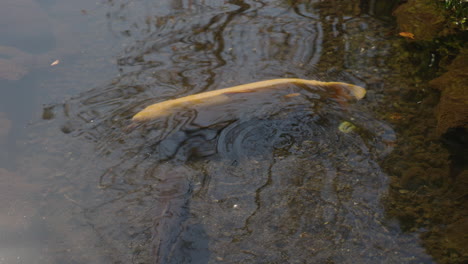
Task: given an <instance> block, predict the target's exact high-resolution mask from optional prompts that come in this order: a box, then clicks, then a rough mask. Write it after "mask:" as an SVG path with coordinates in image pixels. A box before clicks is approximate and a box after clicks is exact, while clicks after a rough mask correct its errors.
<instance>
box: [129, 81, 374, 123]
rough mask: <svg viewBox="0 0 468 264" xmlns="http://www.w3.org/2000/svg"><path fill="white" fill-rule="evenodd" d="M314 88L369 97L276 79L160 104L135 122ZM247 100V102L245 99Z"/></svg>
mask: <svg viewBox="0 0 468 264" xmlns="http://www.w3.org/2000/svg"><path fill="white" fill-rule="evenodd" d="M301 85H302V86H310V87H312V88H313V87H316V88H317V87H318V88H322V89H325V90H331V91H332V92H334V95H336V97H339V98H344V99H346V100H350V99H356V100H359V99H362V98H363V97H364V96H365V94H366V89H364V88H362V87H360V86H357V85H352V84H348V83H342V82H321V81H314V80H304V79H295V78H288V79H273V80H267V81H260V82H253V83H248V84H243V85H238V86H233V87H229V88H224V89H219V90H214V91H209V92H204V93H199V94H194V95H189V96H185V97H181V98H177V99H173V100H167V101H163V102H160V103H156V104H153V105H150V106H148V107H146V108H145V109H143V110H142V111H140V112H138V113H137V114H136V115H135V116H133V118H132V120H133V121H136V122H143V121H149V120H153V119H156V118H161V117H166V116H168V115H170V114H173V113H176V112H178V111H181V110H183V109H191V108H200V107H207V106H213V105H220V104H223V103H227V102H230V101H231V100H232V96H233V95H242V94H248V93H256V92H266V91H281V90H285V91H286V92H287V93H286V95H285V97H295V96H297V95H298V93H297V92H294V91H293V92H291V88H292V87H293V86H296V87H300V86H301ZM243 100H245V98H244V99H243Z"/></svg>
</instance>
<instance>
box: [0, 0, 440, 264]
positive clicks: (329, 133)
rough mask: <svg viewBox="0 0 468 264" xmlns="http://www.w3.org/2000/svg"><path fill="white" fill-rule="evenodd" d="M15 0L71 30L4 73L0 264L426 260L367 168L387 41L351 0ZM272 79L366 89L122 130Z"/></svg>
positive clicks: (375, 141)
mask: <svg viewBox="0 0 468 264" xmlns="http://www.w3.org/2000/svg"><path fill="white" fill-rule="evenodd" d="M24 2H25V3H26V4H27V5H29V6H30V7H31V6H35V5H39V6H40V7H35V9H33V10H32V11H31V12H32V13H33V14H37V13H38V12H39V11H38V10H41V12H44V13H45V15H44V16H42V17H41V18H38V19H39V20H41V21H44V22H43V23H51V24H53V25H56V26H57V27H59V28H61V27H65V26H66V27H67V28H68V30H63V29H61V30H58V29H57V31H56V32H55V33H54V30H52V32H51V34H52V35H53V38H54V39H56V42H55V45H52V46H50V48H49V49H48V50H47V49H46V51H38V52H32V51H28V50H26V51H25V53H27V54H32V55H31V56H33V58H36V57H37V56H39V58H40V61H42V60H44V61H48V59H49V58H55V57H57V58H60V59H62V58H64V59H62V62H61V63H60V64H59V65H57V67H50V66H49V65H48V64H45V67H44V66H42V65H44V64H40V66H35V67H30V68H28V67H27V66H24V67H25V68H26V69H27V71H28V73H26V74H25V75H24V77H21V78H20V79H18V80H12V79H14V78H11V77H10V80H2V86H3V87H5V88H4V89H3V90H2V99H1V103H2V108H1V111H2V112H3V113H4V115H3V120H7V121H10V122H11V124H12V125H11V128H10V129H8V132H7V133H6V134H7V135H6V136H5V137H4V139H3V141H2V142H0V143H1V144H2V148H3V147H4V146H5V148H4V149H6V151H2V166H3V167H4V168H5V169H3V170H2V171H0V173H1V176H2V182H1V183H2V185H1V186H2V187H1V188H2V189H4V190H15V191H12V192H2V196H3V195H5V200H8V201H10V202H9V203H8V205H6V206H5V208H3V209H2V214H1V215H0V217H1V219H2V221H1V222H0V223H1V225H0V232H1V234H2V236H1V237H2V238H0V248H1V249H2V250H0V263H2V261H3V262H4V263H15V262H16V263H218V262H219V263H420V262H423V263H426V262H427V263H430V262H431V258H430V257H429V256H427V255H426V254H425V253H424V248H423V247H421V246H419V243H418V238H417V236H416V235H415V234H411V233H403V232H401V231H400V228H399V225H398V223H397V222H394V221H393V220H391V219H387V218H386V217H385V211H384V208H383V206H382V201H383V199H385V195H386V193H387V189H388V176H387V175H386V174H385V173H384V172H383V171H382V169H381V168H380V166H379V161H381V160H382V159H384V158H385V156H386V155H387V154H388V153H389V152H390V151H391V150H392V146H393V143H394V141H395V137H396V136H395V133H394V131H393V129H392V128H391V127H390V126H389V125H388V124H387V123H385V122H384V121H382V120H379V119H378V118H376V116H375V114H374V113H373V112H374V111H378V109H379V103H382V101H383V100H382V97H383V96H384V95H385V94H384V90H383V87H384V86H385V84H383V82H384V80H385V78H388V76H391V75H392V73H391V69H389V68H386V67H385V66H386V62H387V59H388V57H389V54H392V52H395V51H394V50H393V49H392V44H391V42H390V41H389V40H388V37H387V36H386V35H387V32H388V31H389V30H390V26H389V25H387V24H386V23H385V22H383V21H382V20H378V19H376V18H374V17H373V16H371V15H369V14H373V12H369V11H366V9H365V8H364V7H363V3H360V2H359V1H349V2H348V3H340V2H333V1H330V2H326V3H324V2H318V1H317V2H315V1H309V2H307V1H304V2H288V1H264V2H260V1H232V2H226V3H224V2H220V1H158V2H157V3H152V1H108V2H105V3H101V4H95V3H93V2H91V1H90V2H89V3H87V2H81V3H80V5H82V6H78V4H76V3H71V2H69V3H63V2H60V3H57V2H53V1H40V2H39V3H36V2H34V1H26V0H24ZM38 8H40V9H38ZM46 30H48V29H46ZM70 32H72V33H71V34H70ZM75 32H78V33H79V34H78V33H75ZM23 34H27V32H26V33H23ZM33 37H34V36H33ZM12 38H13V39H14V37H12ZM62 39H64V41H59V40H62ZM65 40H67V41H65ZM12 41H13V40H12ZM9 43H13V42H9ZM9 43H5V44H1V45H8V46H9V45H12V44H9ZM59 43H64V44H61V45H63V46H60V45H59ZM70 43H73V46H70V45H71V44H70ZM8 56H10V57H8V59H11V60H13V59H14V58H15V56H11V55H10V54H8ZM22 56H23V57H21V58H24V56H25V55H22ZM6 57H7V56H6ZM26 57H27V56H26ZM30 60H31V59H30V57H28V58H27V59H17V60H16V61H15V62H17V63H18V64H19V65H21V62H22V61H30ZM52 61H53V60H52ZM67 62H69V63H67ZM26 65H30V64H26ZM3 71H4V72H6V73H5V74H4V75H5V76H6V75H7V73H8V76H17V75H14V74H11V72H10V71H11V70H5V69H4V70H3ZM281 77H297V78H304V79H321V80H324V81H343V82H349V83H354V84H357V85H361V86H363V87H366V88H368V90H369V94H368V97H367V98H366V99H364V100H362V101H359V102H351V103H350V104H348V105H347V106H345V107H343V106H342V105H340V104H338V103H337V102H336V101H335V100H334V99H333V94H332V93H329V92H327V91H311V92H310V93H309V96H308V97H307V98H299V99H297V100H296V99H295V98H292V99H294V100H292V101H288V100H286V101H282V100H281V97H279V98H273V100H272V101H271V103H272V104H269V103H268V102H269V101H268V100H267V103H263V104H261V105H260V108H258V110H257V108H253V109H254V110H251V111H246V112H243V111H241V115H236V116H235V117H234V118H233V117H231V116H229V113H230V112H229V109H223V108H221V107H218V108H215V109H214V110H213V117H211V116H209V117H208V118H204V116H207V115H208V114H210V113H209V112H205V113H203V115H202V116H198V115H196V114H198V113H194V112H193V111H187V112H181V113H180V114H176V115H174V116H171V117H169V118H167V119H164V120H157V121H156V122H150V123H149V124H146V125H143V126H140V127H138V128H136V129H133V130H131V129H128V128H129V124H130V120H129V119H130V118H131V117H132V116H133V115H134V114H135V113H136V112H137V111H139V110H141V109H142V108H143V107H144V106H146V105H149V104H151V103H155V102H159V101H163V100H167V99H171V98H176V97H180V96H184V95H189V94H194V93H197V92H203V91H208V90H214V89H219V88H223V87H229V86H233V85H237V84H243V83H248V82H252V81H258V80H264V79H273V78H281ZM19 87H25V88H24V89H22V90H21V89H18V88H19ZM6 98H8V99H6ZM25 100H26V101H25ZM18 101H20V102H22V103H21V104H18V103H16V102H18ZM239 105H240V106H239V107H242V104H241V103H240V104H239ZM236 110H238V109H237V108H236ZM217 117H220V119H217ZM200 120H204V122H202V123H203V125H200V122H194V121H200ZM7 121H3V122H2V124H4V126H3V127H4V128H3V129H4V131H7V129H5V127H7V126H6V125H5V124H6V123H7ZM28 121H29V124H27V123H28ZM343 121H349V122H352V123H353V124H355V125H356V127H357V130H355V131H354V132H351V133H348V134H346V133H343V132H340V131H339V129H338V126H339V125H340V124H341V122H343ZM3 157H5V158H3ZM11 179H15V180H14V181H11ZM4 181H5V183H4ZM4 193H6V194H4ZM19 219H21V221H20V220H19ZM11 237H15V238H16V239H10V238H11Z"/></svg>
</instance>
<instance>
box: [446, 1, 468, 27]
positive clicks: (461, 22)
mask: <svg viewBox="0 0 468 264" xmlns="http://www.w3.org/2000/svg"><path fill="white" fill-rule="evenodd" d="M442 4H443V6H444V8H445V9H446V10H448V11H449V18H450V19H451V20H452V21H453V23H454V24H455V25H456V26H457V27H458V28H460V29H461V30H466V29H467V17H468V1H467V0H443V1H442Z"/></svg>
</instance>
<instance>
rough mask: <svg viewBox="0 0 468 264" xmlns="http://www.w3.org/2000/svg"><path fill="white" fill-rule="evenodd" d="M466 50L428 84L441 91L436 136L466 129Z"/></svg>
mask: <svg viewBox="0 0 468 264" xmlns="http://www.w3.org/2000/svg"><path fill="white" fill-rule="evenodd" d="M467 79H468V49H464V50H462V51H461V52H460V54H459V55H458V56H457V58H456V59H455V60H454V61H453V62H452V64H451V65H450V66H449V67H448V72H446V73H444V74H443V75H442V76H440V77H438V78H436V79H434V80H432V81H431V82H430V83H429V84H430V85H431V86H432V87H433V88H436V89H439V90H441V91H442V94H441V98H440V102H439V105H438V107H437V114H436V115H437V122H438V123H437V134H438V135H442V134H444V133H445V132H447V130H448V129H450V128H456V127H463V128H468V93H467V88H468V84H467V83H466V80H467Z"/></svg>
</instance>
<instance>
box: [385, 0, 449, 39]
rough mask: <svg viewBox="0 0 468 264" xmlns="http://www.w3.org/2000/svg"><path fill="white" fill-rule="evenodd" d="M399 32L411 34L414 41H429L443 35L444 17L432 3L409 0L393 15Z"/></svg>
mask: <svg viewBox="0 0 468 264" xmlns="http://www.w3.org/2000/svg"><path fill="white" fill-rule="evenodd" d="M393 14H394V15H395V16H396V19H397V23H398V27H399V30H400V32H411V33H413V34H414V39H415V40H427V41H430V40H432V39H433V38H434V37H436V36H443V35H445V32H444V28H445V27H446V25H447V22H446V19H445V16H444V14H443V12H441V9H440V8H438V7H437V5H436V3H435V2H434V1H423V0H410V1H408V2H407V3H405V4H402V5H400V6H399V7H398V8H397V9H396V10H395V11H394V13H393Z"/></svg>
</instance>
